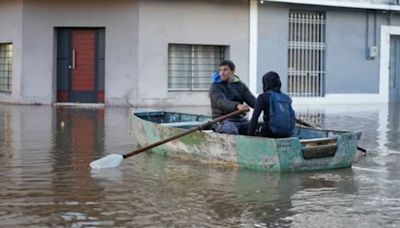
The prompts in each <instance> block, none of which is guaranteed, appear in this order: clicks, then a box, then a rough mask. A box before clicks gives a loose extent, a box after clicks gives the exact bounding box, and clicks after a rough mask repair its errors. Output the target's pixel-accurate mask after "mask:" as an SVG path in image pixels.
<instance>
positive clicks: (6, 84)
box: [0, 43, 13, 92]
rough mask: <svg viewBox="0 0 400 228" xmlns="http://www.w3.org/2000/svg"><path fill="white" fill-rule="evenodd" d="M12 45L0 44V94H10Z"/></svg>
mask: <svg viewBox="0 0 400 228" xmlns="http://www.w3.org/2000/svg"><path fill="white" fill-rule="evenodd" d="M12 60H13V46H12V44H5V43H2V44H1V43H0V92H11V79H12Z"/></svg>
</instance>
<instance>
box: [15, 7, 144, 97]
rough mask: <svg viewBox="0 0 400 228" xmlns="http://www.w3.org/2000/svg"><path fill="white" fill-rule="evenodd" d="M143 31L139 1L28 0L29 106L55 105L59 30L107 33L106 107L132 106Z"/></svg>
mask: <svg viewBox="0 0 400 228" xmlns="http://www.w3.org/2000/svg"><path fill="white" fill-rule="evenodd" d="M137 25H138V7H137V1H136V0H114V1H108V0H97V1H80V0H58V1H52V0H35V1H28V0H25V1H24V20H23V46H24V48H23V62H24V65H23V69H22V75H23V82H24V86H23V92H22V95H23V102H26V103H31V102H40V103H45V104H48V103H52V102H54V101H55V95H56V93H55V91H56V81H55V79H56V73H55V70H56V68H55V67H56V65H55V63H56V59H55V58H56V52H55V47H56V43H55V34H54V32H55V29H54V28H55V27H104V28H105V31H106V44H105V46H106V61H105V75H106V76H105V91H106V94H105V96H106V102H107V103H110V104H114V105H126V104H127V100H128V97H129V95H130V94H131V93H132V91H135V90H136V85H137V84H136V81H137V80H138V79H137V75H138V74H137V68H138V66H137V63H138V56H137V46H138V39H137V37H138V36H137V33H138V26H137Z"/></svg>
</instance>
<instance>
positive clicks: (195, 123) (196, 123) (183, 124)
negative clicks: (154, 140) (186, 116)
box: [160, 121, 204, 128]
mask: <svg viewBox="0 0 400 228" xmlns="http://www.w3.org/2000/svg"><path fill="white" fill-rule="evenodd" d="M203 123H204V122H201V121H187V122H175V123H161V124H160V125H162V126H165V127H177V128H188V127H195V126H199V125H201V124H203Z"/></svg>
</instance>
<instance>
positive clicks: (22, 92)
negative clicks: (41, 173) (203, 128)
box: [0, 0, 400, 106]
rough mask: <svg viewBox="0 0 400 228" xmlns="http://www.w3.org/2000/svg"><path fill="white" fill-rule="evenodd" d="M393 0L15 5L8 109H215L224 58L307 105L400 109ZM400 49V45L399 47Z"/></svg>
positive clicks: (1, 54) (252, 82)
mask: <svg viewBox="0 0 400 228" xmlns="http://www.w3.org/2000/svg"><path fill="white" fill-rule="evenodd" d="M399 11H400V6H399V5H397V3H396V2H391V1H376V0H375V1H373V0H371V1H365V0H364V1H360V0H359V1H355V0H354V1H340V0H335V1H334V0H329V1H323V3H321V2H319V1H315V0H303V1H301V0H295V1H290V0H286V1H285V0H284V1H278V0H272V1H271V0H268V1H256V0H250V1H249V0H235V1H228V0H215V1H199V0H189V1H187V0H186V1H183V0H172V1H163V0H115V1H106V0H92V1H78V0H69V1H67V0H59V1H51V0H3V1H1V2H0V28H1V30H2V32H0V102H7V103H18V104H33V103H40V104H54V103H66V102H68V103H69V102H72V103H105V104H106V105H133V106H171V105H183V106H186V105H199V106H200V105H208V104H209V99H208V87H209V84H210V81H211V74H212V73H213V72H214V71H215V70H217V68H218V63H219V62H220V61H221V60H223V59H231V60H233V61H234V62H235V63H236V65H237V70H236V73H237V74H238V75H239V76H240V77H241V79H242V80H243V81H244V82H245V83H246V84H248V85H249V87H250V89H251V90H252V91H253V92H254V93H260V92H261V87H262V86H261V77H262V75H263V74H264V73H266V72H267V71H269V70H274V71H276V72H278V73H279V74H280V75H281V78H282V82H283V84H282V89H283V91H285V92H287V93H289V94H290V95H291V96H292V97H293V99H294V102H295V104H325V103H326V104H329V103H370V102H377V103H387V102H398V101H400V92H399V87H400V83H399V81H400V79H399V76H398V72H399V70H397V68H398V65H399V64H397V63H398V62H399V61H398V60H397V58H398V56H397V55H398V53H400V51H399V52H397V49H399V48H398V47H400V46H399V45H398V41H399V40H400V38H398V36H400V15H399V14H397V12H399ZM399 50H400V49H399Z"/></svg>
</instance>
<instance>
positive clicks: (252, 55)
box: [249, 0, 258, 95]
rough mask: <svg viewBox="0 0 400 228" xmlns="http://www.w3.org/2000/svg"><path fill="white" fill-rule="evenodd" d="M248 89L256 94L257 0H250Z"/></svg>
mask: <svg viewBox="0 0 400 228" xmlns="http://www.w3.org/2000/svg"><path fill="white" fill-rule="evenodd" d="M249 4H250V18H249V21H250V26H249V30H250V31H249V38H250V44H249V89H250V91H251V92H252V93H253V94H254V95H256V94H257V55H258V52H257V48H258V45H257V42H258V0H250V1H249Z"/></svg>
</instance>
